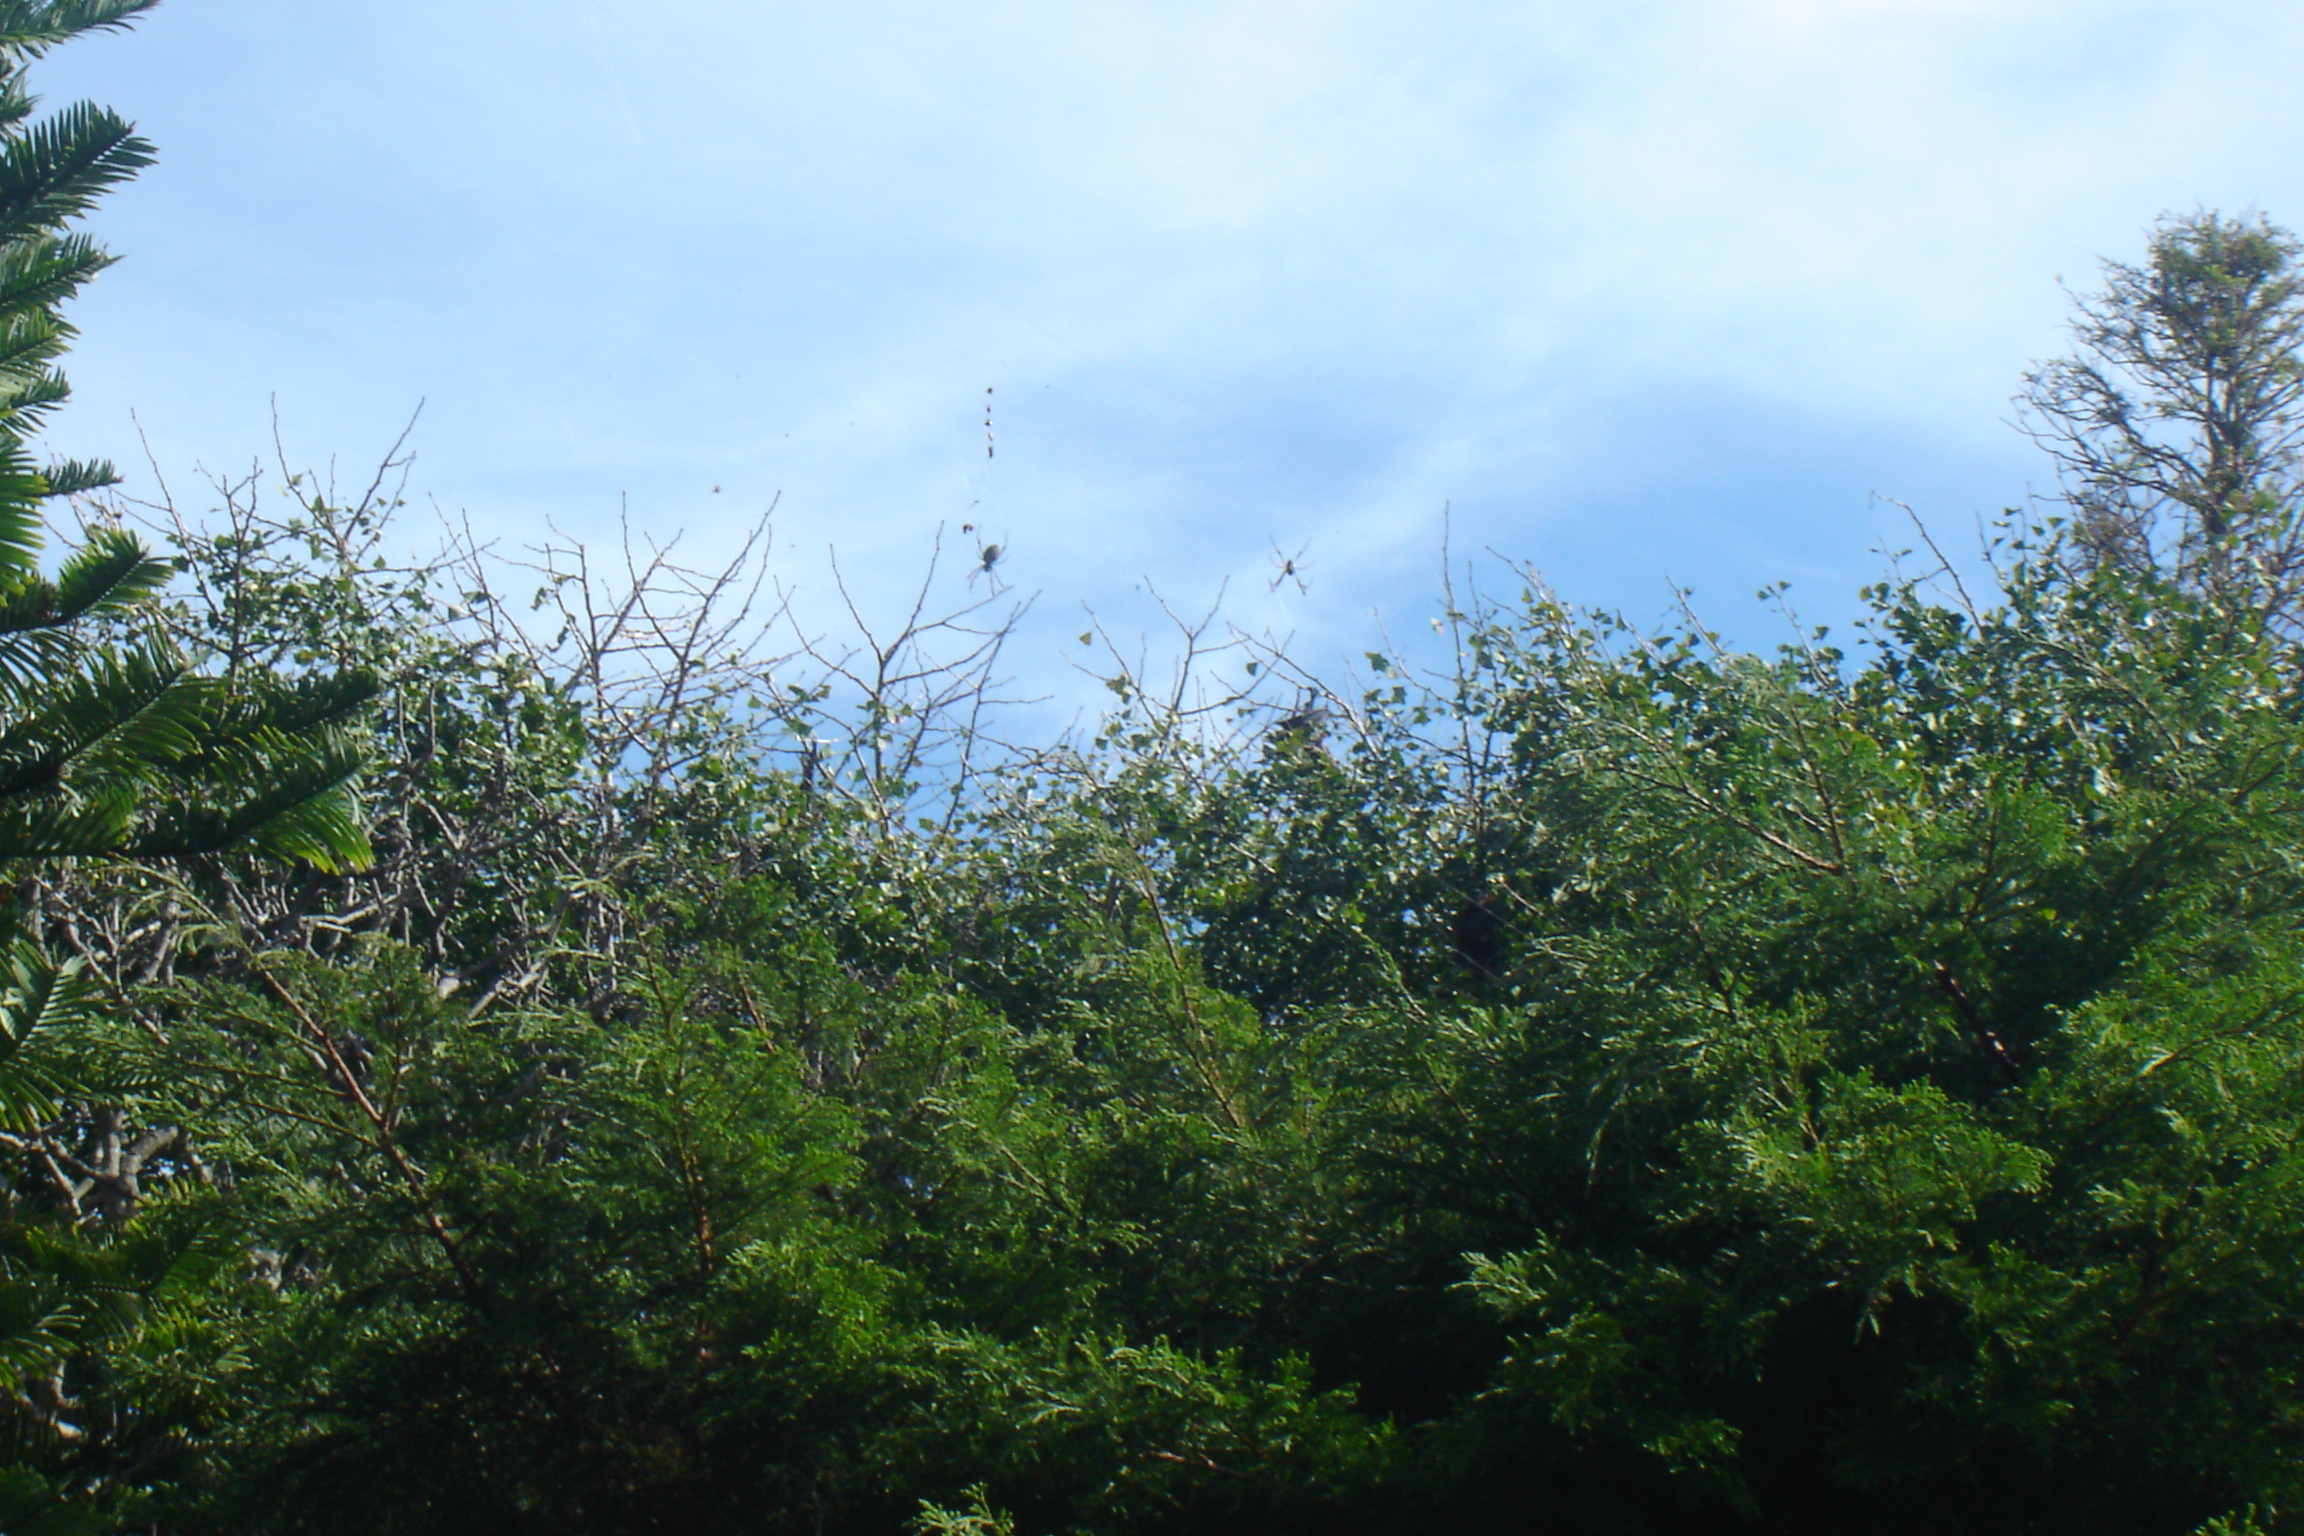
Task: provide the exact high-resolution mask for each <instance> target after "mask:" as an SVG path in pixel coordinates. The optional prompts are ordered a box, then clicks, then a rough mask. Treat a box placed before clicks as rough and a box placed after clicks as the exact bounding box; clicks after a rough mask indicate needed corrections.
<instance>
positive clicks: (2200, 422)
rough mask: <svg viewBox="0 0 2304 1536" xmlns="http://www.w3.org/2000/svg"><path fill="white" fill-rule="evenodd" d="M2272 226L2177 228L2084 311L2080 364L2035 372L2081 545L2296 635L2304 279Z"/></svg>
mask: <svg viewBox="0 0 2304 1536" xmlns="http://www.w3.org/2000/svg"><path fill="white" fill-rule="evenodd" d="M2300 252H2304V247H2299V245H2298V243H2297V241H2296V238H2295V236H2294V235H2292V234H2290V233H2289V232H2288V231H2287V230H2285V229H2282V228H2280V227H2278V226H2276V225H2274V224H2271V223H2268V222H2266V221H2265V220H2264V219H2263V218H2261V217H2248V216H2243V217H2240V218H2229V219H2228V218H2225V217H2224V216H2223V215H2221V214H2219V213H2216V212H2213V211H2208V212H2201V213H2193V214H2187V215H2183V216H2171V217H2165V218H2163V219H2162V220H2161V221H2160V223H2159V225H2158V226H2157V227H2156V228H2155V229H2154V230H2153V232H2152V237H2151V241H2150V244H2149V247H2148V248H2147V251H2146V255H2145V259H2144V261H2143V263H2142V264H2141V265H2139V266H2130V265H2128V264H2126V263H2124V262H2116V261H2108V262H2106V263H2105V285H2104V289H2103V291H2102V292H2100V293H2096V294H2091V295H2084V296H2081V297H2079V298H2077V299H2076V300H2075V304H2074V308H2075V311H2076V313H2075V317H2074V319H2073V322H2072V334H2073V339H2074V341H2076V342H2077V343H2078V350H2077V351H2076V352H2075V353H2074V354H2073V355H2072V356H2070V357H2065V358H2058V359H2056V360H2054V361H2052V362H2048V363H2045V364H2042V365H2041V366H2040V367H2039V368H2037V369H2035V370H2034V371H2033V372H2032V373H2031V374H2029V375H2027V376H2026V379H2025V388H2024V392H2023V394H2022V395H2021V396H2019V397H2018V406H2019V409H2020V411H2021V413H2022V420H2023V423H2024V426H2025V428H2026V430H2027V431H2028V432H2029V433H2030V435H2031V436H2032V438H2033V440H2034V441H2036V442H2038V443H2040V444H2041V445H2042V446H2043V447H2045V448H2046V449H2047V450H2048V451H2049V453H2050V454H2051V455H2052V456H2053V457H2054V459H2055V461H2056V467H2057V471H2058V475H2059V478H2060V479H2061V481H2062V496H2063V500H2064V501H2065V503H2066V504H2067V505H2068V506H2069V507H2070V508H2071V512H2072V518H2073V524H2074V527H2075V530H2076V533H2077V535H2078V546H2079V548H2080V549H2081V551H2082V552H2083V553H2084V554H2085V556H2086V557H2087V558H2088V559H2089V560H2091V561H2093V562H2096V563H2109V564H2113V565H2118V566H2122V567H2127V568H2130V569H2143V568H2147V567H2150V568H2156V569H2160V570H2163V571H2166V572H2167V573H2169V574H2171V575H2173V576H2174V577H2175V578H2176V579H2177V580H2178V582H2179V583H2181V584H2182V585H2184V586H2187V587H2190V588H2193V589H2195V590H2201V591H2209V592H2214V593H2216V594H2218V595H2219V596H2224V597H2230V598H2234V599H2238V600H2241V601H2244V602H2246V603H2249V604H2250V605H2252V606H2254V607H2256V608H2257V609H2259V610H2260V611H2261V612H2263V613H2264V614H2265V615H2266V617H2267V618H2268V619H2269V620H2270V621H2272V622H2273V623H2274V624H2275V625H2276V626H2278V627H2282V628H2292V627H2294V625H2295V624H2296V622H2297V620H2298V618H2299V616H2300V615H2299V608H2300V601H2299V600H2300V598H2304V528H2300V527H2299V525H2298V517H2297V514H2298V510H2299V505H2300V500H2304V481H2300V479H2299V473H2300V462H2299V452H2300V450H2304V360H2300V358H2299V351H2300V350H2304V270H2300V269H2299V266H2298V257H2299V254H2300Z"/></svg>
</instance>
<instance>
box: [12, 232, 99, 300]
mask: <svg viewBox="0 0 2304 1536" xmlns="http://www.w3.org/2000/svg"><path fill="white" fill-rule="evenodd" d="M117 259H118V258H116V257H114V256H113V255H111V253H109V252H107V251H106V250H105V249H104V248H103V247H102V246H99V245H98V244H97V243H96V242H95V240H94V239H93V238H91V237H90V236H87V235H62V236H55V237H52V238H49V239H44V240H43V239H23V240H17V241H12V242H10V243H9V244H8V245H6V246H0V314H16V313H21V312H23V311H26V310H36V309H51V308H54V307H55V306H56V305H58V304H61V303H63V302H64V301H65V300H66V299H69V298H71V297H72V296H73V295H74V294H75V293H78V292H79V291H80V289H81V288H82V287H84V286H85V285H86V284H87V283H88V281H89V279H91V278H93V277H95V276H96V274H97V273H99V272H101V271H103V270H104V269H105V268H106V267H108V266H110V265H112V263H113V262H114V261H115V260H117Z"/></svg>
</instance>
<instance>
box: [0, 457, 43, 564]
mask: <svg viewBox="0 0 2304 1536" xmlns="http://www.w3.org/2000/svg"><path fill="white" fill-rule="evenodd" d="M46 491H47V484H46V482H45V481H43V480H42V479H41V477H40V473H39V471H37V470H35V469H34V468H33V467H32V460H31V458H30V457H29V456H28V455H26V453H25V452H24V449H23V447H22V446H21V445H20V444H18V443H15V442H11V441H9V440H7V438H6V437H4V436H0V578H6V577H8V576H11V575H19V574H25V573H29V572H30V571H31V570H32V569H33V565H34V562H36V561H37V560H38V559H39V558H40V550H41V547H42V546H43V545H44V544H45V543H46V542H47V528H46V526H45V525H44V524H43V523H42V521H41V518H40V503H41V501H42V500H44V499H45V493H46Z"/></svg>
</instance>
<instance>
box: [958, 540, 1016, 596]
mask: <svg viewBox="0 0 2304 1536" xmlns="http://www.w3.org/2000/svg"><path fill="white" fill-rule="evenodd" d="M961 531H962V532H963V533H965V532H967V531H968V529H967V528H966V527H963V528H962V529H961ZM1007 554H1008V551H1007V548H1006V547H1005V546H1003V545H999V544H979V545H977V546H976V564H975V566H974V568H972V569H971V570H970V571H969V572H968V585H969V587H970V588H971V589H973V588H974V587H975V585H976V578H977V577H979V576H984V577H988V578H990V580H991V582H992V589H993V590H994V591H998V590H999V589H1000V573H999V572H998V571H996V570H994V569H993V567H994V566H997V565H998V564H999V563H1000V562H1001V560H1003V559H1004V558H1006V556H1007Z"/></svg>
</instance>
